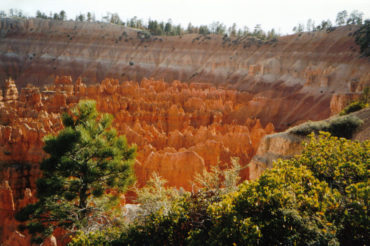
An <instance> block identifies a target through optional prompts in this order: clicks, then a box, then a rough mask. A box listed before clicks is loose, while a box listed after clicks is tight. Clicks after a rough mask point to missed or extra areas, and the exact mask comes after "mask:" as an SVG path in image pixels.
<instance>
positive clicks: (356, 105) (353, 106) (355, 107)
mask: <svg viewBox="0 0 370 246" xmlns="http://www.w3.org/2000/svg"><path fill="white" fill-rule="evenodd" d="M368 106H369V105H368V104H367V103H363V102H360V101H355V102H352V103H350V104H349V105H348V106H347V107H345V108H344V109H343V110H342V111H341V112H340V114H339V115H346V114H349V113H352V112H356V111H359V110H361V109H363V108H367V107H368Z"/></svg>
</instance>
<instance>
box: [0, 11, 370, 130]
mask: <svg viewBox="0 0 370 246" xmlns="http://www.w3.org/2000/svg"><path fill="white" fill-rule="evenodd" d="M356 29H357V27H356V26H346V27H339V28H337V29H336V30H334V31H332V32H328V33H327V32H324V31H322V32H311V33H300V34H295V35H289V36H284V37H279V38H278V40H277V41H268V42H264V41H261V40H257V39H254V38H251V37H249V38H248V37H241V38H237V37H233V38H229V37H222V36H217V35H196V34H189V35H183V36H175V37H156V36H151V37H147V38H145V37H143V35H140V32H138V30H135V29H131V28H126V27H123V26H120V25H113V24H108V23H88V22H83V23H81V22H74V21H65V22H61V21H54V20H41V19H32V18H31V19H27V20H22V19H7V18H3V19H0V38H1V42H0V87H1V85H4V84H2V83H3V81H5V79H7V78H8V77H12V78H13V79H14V80H15V82H16V86H17V87H18V89H21V88H23V87H25V86H26V85H27V83H33V84H35V85H37V86H39V87H41V86H43V85H46V84H51V83H52V82H53V81H54V78H55V76H57V75H65V74H69V75H72V78H73V79H77V77H81V78H82V80H83V81H84V82H85V83H87V84H94V83H96V82H100V81H101V80H103V79H104V78H106V77H112V78H116V79H119V80H134V81H141V79H142V78H144V77H147V78H149V77H153V78H155V79H164V80H165V81H166V82H172V81H173V80H181V81H182V82H208V83H212V84H214V85H219V86H223V87H225V88H235V89H237V90H243V91H246V92H249V93H250V94H251V95H253V96H254V99H253V100H250V101H249V102H250V105H248V108H247V109H245V111H246V112H245V113H246V114H248V115H247V116H248V117H251V118H259V119H261V122H262V124H267V123H268V122H273V123H274V125H275V127H276V128H277V129H278V130H283V129H286V128H287V127H289V126H290V125H294V124H297V123H299V122H301V121H302V120H308V119H310V120H320V119H324V118H327V117H328V116H329V115H330V114H331V111H330V105H331V106H332V110H333V112H335V111H336V109H337V108H338V107H337V104H338V103H341V102H343V100H344V99H343V98H346V97H347V98H348V94H349V93H358V92H360V91H361V90H362V89H363V88H364V87H365V86H366V85H369V81H370V74H369V71H370V63H369V60H368V58H363V57H361V56H360V54H359V48H358V46H357V45H356V44H355V43H354V37H353V33H354V31H355V30H356ZM333 95H335V96H336V97H335V98H334V99H333V100H334V101H332V103H331V100H332V96H333ZM340 98H342V99H340ZM337 99H339V101H338V100H337ZM266 105H269V107H266ZM241 110H243V109H241Z"/></svg>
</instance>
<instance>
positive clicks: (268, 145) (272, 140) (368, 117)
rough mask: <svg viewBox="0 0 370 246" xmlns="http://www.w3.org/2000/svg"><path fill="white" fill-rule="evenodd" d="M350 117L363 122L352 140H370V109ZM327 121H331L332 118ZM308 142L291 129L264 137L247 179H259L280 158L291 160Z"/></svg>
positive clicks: (248, 169)
mask: <svg viewBox="0 0 370 246" xmlns="http://www.w3.org/2000/svg"><path fill="white" fill-rule="evenodd" d="M350 115H351V116H354V117H357V118H359V119H360V120H362V121H363V122H362V125H360V126H359V127H358V128H357V129H356V131H355V132H354V134H353V136H352V140H355V141H365V140H369V139H370V108H369V107H368V108H365V109H362V110H360V111H356V112H353V113H351V114H350ZM333 117H336V116H333ZM327 120H330V118H329V119H327ZM307 140H308V138H307V137H304V136H299V135H296V134H294V133H292V131H290V130H289V129H288V130H286V131H284V132H280V133H274V134H270V135H266V136H264V137H263V138H262V139H261V141H260V144H259V146H258V150H257V152H256V154H255V155H254V156H253V158H252V160H251V161H250V163H249V164H248V168H247V171H246V172H247V174H248V175H247V176H246V178H247V179H251V180H254V179H256V178H258V177H259V176H260V175H261V174H262V173H263V171H264V170H266V169H267V168H272V166H273V165H272V164H273V161H275V160H277V159H278V158H281V159H289V158H292V157H294V156H295V155H298V154H300V153H302V150H303V147H304V145H303V142H304V141H307Z"/></svg>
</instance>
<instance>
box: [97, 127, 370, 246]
mask: <svg viewBox="0 0 370 246" xmlns="http://www.w3.org/2000/svg"><path fill="white" fill-rule="evenodd" d="M310 139H311V140H310V142H308V143H305V149H304V151H303V153H302V154H301V155H299V156H296V157H295V158H292V159H290V160H278V161H276V162H275V163H274V167H273V168H272V169H269V170H266V171H265V173H264V174H263V175H262V176H261V177H260V178H259V179H258V180H255V181H251V182H250V181H245V182H244V183H242V184H240V185H239V186H238V189H237V190H234V191H228V192H226V193H224V194H221V193H220V192H218V193H217V192H214V189H201V190H199V191H198V192H195V193H192V194H189V193H186V194H184V195H183V196H181V197H179V198H178V199H176V200H175V201H174V202H173V203H172V204H171V209H170V212H169V213H168V214H167V215H165V214H163V212H162V211H161V210H158V211H157V212H155V213H152V214H150V215H148V216H147V218H146V220H145V221H144V222H143V223H134V224H132V225H130V226H129V227H128V228H126V229H124V230H123V231H122V233H121V235H120V237H119V238H118V239H115V240H111V241H109V242H108V245H366V244H367V235H368V228H367V225H369V223H370V221H369V216H368V211H367V206H368V204H367V196H368V194H369V192H370V188H369V187H370V186H369V185H368V173H369V167H370V151H369V149H370V141H365V142H363V143H360V142H354V141H350V140H347V139H344V138H340V139H339V138H337V137H332V136H331V135H330V134H329V133H324V132H320V135H319V136H316V135H315V134H311V135H310ZM207 180H214V179H207ZM91 238H93V237H91ZM99 240H100V239H99ZM96 242H100V241H96ZM104 243H106V242H104ZM95 245H99V244H98V243H97V244H95Z"/></svg>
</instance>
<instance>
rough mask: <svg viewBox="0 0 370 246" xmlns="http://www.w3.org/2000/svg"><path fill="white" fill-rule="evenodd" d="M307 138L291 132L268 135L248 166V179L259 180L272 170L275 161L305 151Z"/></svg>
mask: <svg viewBox="0 0 370 246" xmlns="http://www.w3.org/2000/svg"><path fill="white" fill-rule="evenodd" d="M304 140H305V138H304V137H302V136H297V135H295V134H292V133H289V132H282V133H275V134H271V135H266V136H265V137H264V138H262V140H261V144H260V145H259V147H258V150H257V153H256V155H255V156H254V157H253V158H252V160H251V161H250V163H249V164H248V168H247V172H248V179H251V180H254V179H256V178H258V177H259V176H260V175H261V174H262V173H263V171H264V170H266V169H267V168H272V163H273V161H275V160H277V159H278V158H281V159H288V158H291V157H293V156H295V155H298V154H300V153H301V152H302V150H303V145H302V141H304Z"/></svg>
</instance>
